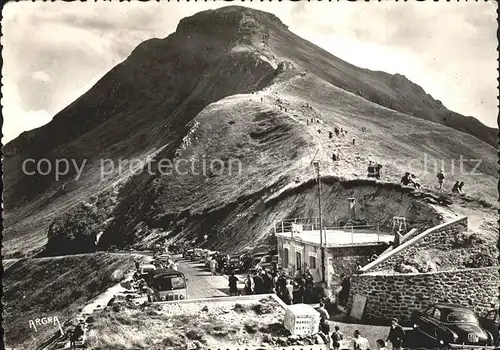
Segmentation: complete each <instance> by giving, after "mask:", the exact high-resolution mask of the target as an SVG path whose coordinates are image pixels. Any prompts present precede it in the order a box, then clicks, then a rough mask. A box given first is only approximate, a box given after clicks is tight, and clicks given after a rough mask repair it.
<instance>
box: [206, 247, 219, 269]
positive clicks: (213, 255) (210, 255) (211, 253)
mask: <svg viewBox="0 0 500 350" xmlns="http://www.w3.org/2000/svg"><path fill="white" fill-rule="evenodd" d="M217 254H219V252H217V251H212V250H210V251H209V252H208V253H207V254H206V255H205V258H204V259H203V263H204V264H205V267H207V268H210V261H212V258H216V257H217Z"/></svg>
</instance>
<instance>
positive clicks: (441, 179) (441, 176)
mask: <svg viewBox="0 0 500 350" xmlns="http://www.w3.org/2000/svg"><path fill="white" fill-rule="evenodd" d="M444 178H445V176H444V170H443V169H440V170H439V172H438V173H437V179H438V183H439V190H441V191H442V190H443V185H444Z"/></svg>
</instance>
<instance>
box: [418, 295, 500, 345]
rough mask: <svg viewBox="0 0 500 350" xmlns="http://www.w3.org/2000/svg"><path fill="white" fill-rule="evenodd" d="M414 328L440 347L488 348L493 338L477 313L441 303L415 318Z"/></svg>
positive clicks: (459, 306)
mask: <svg viewBox="0 0 500 350" xmlns="http://www.w3.org/2000/svg"><path fill="white" fill-rule="evenodd" d="M412 321H413V328H414V329H415V330H417V331H419V332H421V333H423V334H424V335H426V336H427V337H429V338H430V339H431V340H432V341H435V342H436V343H437V344H439V345H440V346H444V347H452V348H453V347H466V348H467V349H471V348H476V347H477V348H483V349H484V348H485V346H492V345H493V343H494V339H493V335H492V334H491V333H490V332H488V331H487V330H486V329H484V328H482V327H481V326H480V325H479V320H478V319H477V317H476V315H475V314H474V312H473V311H472V310H470V309H468V308H466V307H464V306H461V305H456V304H445V303H437V304H434V305H432V306H430V307H428V308H427V309H426V310H424V311H422V312H421V311H415V312H413V314H412Z"/></svg>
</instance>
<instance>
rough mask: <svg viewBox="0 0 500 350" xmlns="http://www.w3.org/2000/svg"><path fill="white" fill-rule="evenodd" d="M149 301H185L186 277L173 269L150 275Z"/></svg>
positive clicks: (157, 271)
mask: <svg viewBox="0 0 500 350" xmlns="http://www.w3.org/2000/svg"><path fill="white" fill-rule="evenodd" d="M149 280H150V286H151V291H152V292H151V293H150V294H149V295H148V299H149V301H152V302H155V301H173V300H183V299H187V297H188V294H187V284H186V281H187V279H186V277H185V276H184V274H183V273H182V272H179V271H177V270H173V269H161V270H156V271H154V272H152V273H151V274H150V278H149Z"/></svg>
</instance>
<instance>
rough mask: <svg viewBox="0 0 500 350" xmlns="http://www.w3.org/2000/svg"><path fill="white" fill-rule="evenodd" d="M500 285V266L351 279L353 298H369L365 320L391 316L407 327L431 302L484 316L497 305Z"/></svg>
mask: <svg viewBox="0 0 500 350" xmlns="http://www.w3.org/2000/svg"><path fill="white" fill-rule="evenodd" d="M499 286H500V279H499V271H498V266H493V267H486V268H478V269H463V270H458V271H443V272H434V273H420V274H376V273H371V274H363V275H354V276H352V278H351V290H350V296H349V306H351V304H352V296H353V295H354V294H360V295H364V296H366V297H367V302H366V306H365V312H364V316H363V317H365V318H366V319H378V320H384V321H385V320H387V319H389V318H392V317H396V318H398V319H400V320H401V321H402V322H403V323H406V324H408V323H409V321H410V320H411V314H412V312H413V311H414V310H421V309H425V308H426V307H427V306H429V305H430V304H432V303H436V302H449V303H454V304H462V303H464V304H465V305H468V306H470V307H471V308H472V309H473V310H474V311H475V312H476V314H477V315H478V316H483V315H484V313H485V312H486V311H487V310H490V309H492V308H493V307H492V304H495V305H498V304H497V294H498V287H499Z"/></svg>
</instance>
